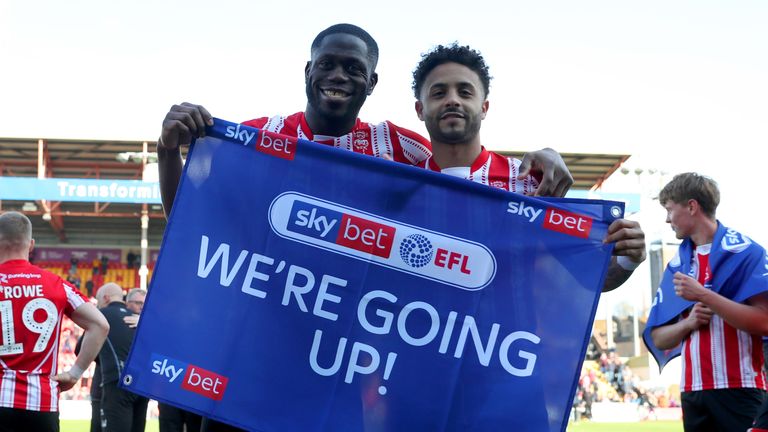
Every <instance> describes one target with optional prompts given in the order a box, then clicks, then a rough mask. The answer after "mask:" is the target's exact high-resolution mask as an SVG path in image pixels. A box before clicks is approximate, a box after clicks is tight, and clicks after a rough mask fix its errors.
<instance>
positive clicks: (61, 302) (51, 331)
mask: <svg viewBox="0 0 768 432" xmlns="http://www.w3.org/2000/svg"><path fill="white" fill-rule="evenodd" d="M87 302H88V300H87V299H86V298H85V297H84V296H83V295H82V294H81V293H80V292H79V291H78V290H77V289H76V288H74V287H73V286H72V285H70V284H68V283H67V282H65V281H63V280H62V279H61V278H60V277H58V276H56V275H55V274H53V273H50V272H48V271H45V270H43V269H40V268H38V267H36V266H34V265H32V264H30V263H29V262H28V261H26V260H10V261H6V262H4V263H2V264H0V333H2V339H1V341H2V345H0V366H2V369H3V374H2V377H0V407H6V408H17V409H25V410H31V411H57V410H58V400H59V392H58V383H56V382H55V381H53V380H51V377H52V376H53V375H55V374H56V365H57V364H58V363H57V353H58V347H59V335H60V334H61V318H62V316H63V315H67V316H71V315H72V312H73V311H74V310H75V309H77V308H78V307H79V306H80V305H82V304H84V303H87Z"/></svg>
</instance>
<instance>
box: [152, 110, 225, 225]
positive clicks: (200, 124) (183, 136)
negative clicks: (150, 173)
mask: <svg viewBox="0 0 768 432" xmlns="http://www.w3.org/2000/svg"><path fill="white" fill-rule="evenodd" d="M206 125H207V126H211V125H213V117H212V116H211V114H210V113H209V112H208V110H206V109H205V108H203V107H202V105H194V104H191V103H187V102H184V103H182V104H181V105H174V106H172V107H171V110H170V111H168V114H166V115H165V119H164V120H163V129H162V131H161V132H160V139H158V140H157V165H158V170H159V173H160V197H161V199H162V201H163V210H164V211H165V216H166V217H168V216H169V215H170V214H171V207H173V200H174V198H176V190H177V189H178V188H179V182H180V181H181V171H182V166H183V162H182V160H181V149H180V147H179V146H182V145H189V144H190V143H191V142H192V139H193V138H197V137H201V136H205V126H206Z"/></svg>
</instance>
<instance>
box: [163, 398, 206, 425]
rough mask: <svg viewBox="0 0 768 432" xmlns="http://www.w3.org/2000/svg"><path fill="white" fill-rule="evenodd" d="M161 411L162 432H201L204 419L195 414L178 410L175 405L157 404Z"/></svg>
mask: <svg viewBox="0 0 768 432" xmlns="http://www.w3.org/2000/svg"><path fill="white" fill-rule="evenodd" d="M157 409H158V410H160V432H184V430H185V429H184V427H185V426H186V428H187V429H186V432H200V424H201V423H202V421H203V418H202V417H201V416H199V415H197V414H195V413H193V412H189V411H185V410H183V409H181V408H176V407H175V406H173V405H168V404H164V403H160V402H158V403H157Z"/></svg>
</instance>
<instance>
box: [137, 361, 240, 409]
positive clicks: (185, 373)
mask: <svg viewBox="0 0 768 432" xmlns="http://www.w3.org/2000/svg"><path fill="white" fill-rule="evenodd" d="M150 362H151V365H152V373H153V374H156V375H160V377H161V379H165V380H167V381H168V382H169V383H171V384H174V385H179V383H180V385H181V388H183V389H184V390H187V391H191V392H195V393H197V394H199V395H202V396H205V397H207V398H210V399H213V400H221V398H222V397H223V396H224V390H226V389H227V381H228V379H227V378H226V377H224V376H221V375H219V374H216V373H213V372H211V371H208V370H205V369H203V368H201V367H199V366H195V365H191V364H187V363H183V362H180V361H178V360H174V359H171V358H168V357H165V356H161V355H159V354H152V357H151V358H150Z"/></svg>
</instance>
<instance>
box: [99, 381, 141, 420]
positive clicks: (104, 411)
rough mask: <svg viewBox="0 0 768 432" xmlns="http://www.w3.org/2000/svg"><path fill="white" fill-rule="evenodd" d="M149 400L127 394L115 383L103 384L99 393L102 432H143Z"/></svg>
mask: <svg viewBox="0 0 768 432" xmlns="http://www.w3.org/2000/svg"><path fill="white" fill-rule="evenodd" d="M148 403H149V399H147V398H145V397H143V396H139V395H137V394H134V393H131V392H127V391H125V390H123V389H121V388H119V387H118V386H117V381H113V382H111V383H104V384H103V386H102V393H101V430H102V431H103V432H144V426H145V424H146V422H147V404H148Z"/></svg>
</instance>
